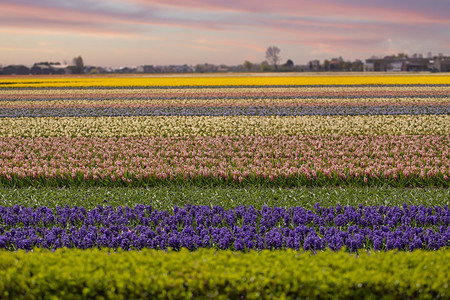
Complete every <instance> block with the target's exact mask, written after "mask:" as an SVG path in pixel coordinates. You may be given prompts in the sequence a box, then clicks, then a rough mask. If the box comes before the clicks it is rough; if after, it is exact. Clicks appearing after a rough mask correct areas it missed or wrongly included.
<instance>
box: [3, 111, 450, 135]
mask: <svg viewBox="0 0 450 300" xmlns="http://www.w3.org/2000/svg"><path fill="white" fill-rule="evenodd" d="M327 134H340V135H383V134H391V135H410V134H431V135H449V134H450V116H448V115H420V116H417V115H416V116H411V115H401V116H301V117H279V116H270V117H259V116H256V117H255V116H238V117H209V116H208V117H205V116H199V117H90V118H70V117H69V118H66V117H64V118H1V119H0V136H1V137H42V136H43V137H46V136H69V137H75V136H102V137H110V136H163V137H166V136H249V135H251V136H253V135H262V136H269V135H270V136H276V135H327Z"/></svg>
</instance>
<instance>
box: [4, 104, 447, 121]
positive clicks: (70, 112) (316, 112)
mask: <svg viewBox="0 0 450 300" xmlns="http://www.w3.org/2000/svg"><path fill="white" fill-rule="evenodd" d="M355 115H365V116H372V115H376V116H380V115H450V105H420V106H411V105H408V106H399V105H395V106H387V105H383V106H344V105H341V106H293V107H280V106H271V107H267V106H244V107H236V106H233V107H215V106H206V107H78V108H74V107H64V108H52V107H45V108H42V107H37V108H36V107H34V108H0V118H23V117H26V118H40V117H104V116H108V117H119V116H124V117H128V116H355Z"/></svg>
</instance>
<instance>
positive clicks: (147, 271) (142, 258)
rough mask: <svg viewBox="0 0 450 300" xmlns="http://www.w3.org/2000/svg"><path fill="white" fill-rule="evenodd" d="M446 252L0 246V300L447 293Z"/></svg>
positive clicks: (449, 268) (449, 267)
mask: <svg viewBox="0 0 450 300" xmlns="http://www.w3.org/2000/svg"><path fill="white" fill-rule="evenodd" d="M449 278H450V251H449V250H448V249H446V250H441V251H434V252H431V251H430V252H427V251H414V252H376V253H367V252H363V253H360V254H359V256H356V255H355V254H349V253H345V252H344V251H341V252H337V253H335V252H331V251H326V252H319V253H317V254H311V253H308V252H296V251H262V252H250V253H245V254H244V253H237V252H232V251H215V250H210V249H209V250H207V249H203V250H199V251H195V252H189V251H187V250H181V251H180V252H172V251H169V252H163V251H154V250H144V251H140V252H137V251H129V252H128V251H117V252H112V251H108V250H106V249H104V250H98V249H93V250H69V249H60V250H57V251H56V252H54V253H52V252H50V251H47V250H38V249H36V250H35V251H33V252H29V253H26V252H24V251H19V252H8V251H0V293H1V294H0V298H2V299H3V298H11V299H21V298H22V299H50V298H52V297H54V298H55V297H59V298H69V299H76V298H96V299H103V298H105V299H134V298H163V299H174V298H176V299H185V298H231V299H238V298H247V299H261V298H305V297H309V298H316V299H329V298H331V299H362V298H372V299H382V298H386V299H405V298H409V299H412V298H423V299H431V298H444V299H449V298H450V290H449V286H448V285H449V284H448V281H449Z"/></svg>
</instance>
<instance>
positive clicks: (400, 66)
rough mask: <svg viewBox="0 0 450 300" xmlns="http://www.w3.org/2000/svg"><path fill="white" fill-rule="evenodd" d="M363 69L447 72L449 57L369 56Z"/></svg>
mask: <svg viewBox="0 0 450 300" xmlns="http://www.w3.org/2000/svg"><path fill="white" fill-rule="evenodd" d="M364 70H365V71H368V72H400V71H406V72H419V71H435V72H449V71H450V57H449V56H439V57H436V56H435V57H434V58H423V57H407V56H403V57H395V56H386V57H384V58H369V59H366V64H365V65H364Z"/></svg>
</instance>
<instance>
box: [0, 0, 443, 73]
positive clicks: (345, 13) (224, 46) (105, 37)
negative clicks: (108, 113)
mask: <svg viewBox="0 0 450 300" xmlns="http://www.w3.org/2000/svg"><path fill="white" fill-rule="evenodd" d="M269 46H277V47H278V48H279V49H280V56H281V62H285V61H286V60H288V59H291V60H292V61H293V62H294V63H295V64H306V63H307V62H308V61H310V60H313V59H319V60H323V59H330V58H333V57H339V56H341V57H342V58H343V59H344V60H354V59H361V60H364V59H366V58H369V57H371V56H373V55H375V56H385V55H392V54H396V53H401V52H403V53H406V54H409V55H412V54H413V53H421V54H423V55H424V56H427V54H428V53H429V52H431V53H432V54H433V55H437V54H438V53H443V54H444V55H450V0H313V1H311V0H272V1H269V0H9V1H5V0H0V65H3V66H6V65H9V64H24V65H28V66H31V65H32V64H33V63H35V62H40V61H54V62H61V63H64V62H67V63H71V62H72V59H73V58H74V57H77V56H81V57H82V58H83V60H84V63H85V65H94V66H104V67H113V68H117V67H123V66H130V67H131V66H139V65H169V64H180V65H181V64H188V65H196V64H203V63H212V64H226V65H239V64H242V63H243V62H244V61H245V60H248V61H250V62H253V63H260V62H262V61H263V60H265V51H266V49H267V47H269Z"/></svg>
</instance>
